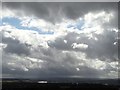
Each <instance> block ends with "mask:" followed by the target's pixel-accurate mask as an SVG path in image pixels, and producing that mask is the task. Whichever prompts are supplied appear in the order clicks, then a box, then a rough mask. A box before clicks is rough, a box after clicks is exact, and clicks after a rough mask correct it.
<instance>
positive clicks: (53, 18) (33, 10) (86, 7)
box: [3, 2, 117, 23]
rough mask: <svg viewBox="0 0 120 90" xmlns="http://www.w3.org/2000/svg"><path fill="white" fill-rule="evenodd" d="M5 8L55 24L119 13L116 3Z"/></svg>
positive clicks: (27, 4) (18, 4)
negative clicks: (95, 13) (66, 19)
mask: <svg viewBox="0 0 120 90" xmlns="http://www.w3.org/2000/svg"><path fill="white" fill-rule="evenodd" d="M4 7H7V8H9V9H11V10H13V12H14V11H15V12H16V13H17V15H18V16H19V15H21V12H23V13H24V14H25V15H28V16H31V15H34V16H37V17H39V18H42V19H45V20H47V21H50V22H53V23H55V22H59V21H61V19H62V18H64V17H66V18H69V19H77V18H79V17H82V16H83V15H84V14H86V13H88V12H97V11H102V10H104V11H107V12H109V11H115V12H117V3H115V2H101V3H100V2H99V3H98V2H94V3H93V2H72V3H71V2H3V8H4ZM116 15H117V14H115V16H116Z"/></svg>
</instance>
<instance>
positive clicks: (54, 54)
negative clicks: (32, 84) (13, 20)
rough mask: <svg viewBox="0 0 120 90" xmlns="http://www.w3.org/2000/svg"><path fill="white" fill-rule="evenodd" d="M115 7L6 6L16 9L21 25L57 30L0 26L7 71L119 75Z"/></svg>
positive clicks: (42, 74) (20, 74)
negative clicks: (40, 31)
mask: <svg viewBox="0 0 120 90" xmlns="http://www.w3.org/2000/svg"><path fill="white" fill-rule="evenodd" d="M115 5H116V3H22V2H21V3H17V2H16V3H15V2H14V3H7V2H4V3H3V7H4V9H5V8H7V9H9V10H11V11H12V12H13V13H14V15H15V16H13V17H17V18H18V19H20V21H21V23H20V25H21V26H24V27H30V28H31V27H36V28H39V29H40V28H42V30H43V31H49V30H50V31H52V32H54V33H53V34H40V33H39V32H38V31H35V30H26V29H18V28H17V27H16V26H11V25H9V24H4V25H3V26H0V28H1V31H0V34H1V36H3V43H2V44H1V47H3V74H4V75H10V76H12V77H34V78H40V77H50V76H54V77H55V76H61V77H62V76H63V77H65V76H70V77H76V76H80V77H87V78H117V77H118V76H117V67H118V63H117V62H118V52H117V49H118V43H117V40H118V37H117V33H118V30H117V28H116V26H115V25H116V24H115V25H111V22H112V23H113V22H116V20H115V17H116V15H117V14H116V6H115ZM111 6H113V7H111ZM71 10H72V11H71ZM20 16H21V18H20ZM81 23H82V24H81ZM70 25H72V27H68V26H70ZM49 27H50V28H49ZM4 75H3V76H4Z"/></svg>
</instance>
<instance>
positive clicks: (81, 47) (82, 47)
mask: <svg viewBox="0 0 120 90" xmlns="http://www.w3.org/2000/svg"><path fill="white" fill-rule="evenodd" d="M71 46H72V47H73V49H76V48H80V49H86V48H88V45H86V44H83V43H82V44H77V43H73V44H72V45H71Z"/></svg>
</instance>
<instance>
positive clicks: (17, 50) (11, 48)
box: [2, 36, 30, 55]
mask: <svg viewBox="0 0 120 90" xmlns="http://www.w3.org/2000/svg"><path fill="white" fill-rule="evenodd" d="M2 43H5V44H7V47H6V48H4V49H3V50H4V51H5V52H6V53H14V54H18V55H22V54H23V55H24V54H25V55H29V54H30V50H29V48H28V47H27V46H26V45H25V44H22V43H21V42H20V41H19V40H17V39H13V38H10V37H4V36H3V37H2Z"/></svg>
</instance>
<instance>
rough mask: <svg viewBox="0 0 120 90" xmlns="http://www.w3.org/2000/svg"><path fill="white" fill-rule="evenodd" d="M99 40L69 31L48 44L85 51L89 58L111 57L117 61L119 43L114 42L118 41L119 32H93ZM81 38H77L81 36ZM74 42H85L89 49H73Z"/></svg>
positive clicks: (58, 47)
mask: <svg viewBox="0 0 120 90" xmlns="http://www.w3.org/2000/svg"><path fill="white" fill-rule="evenodd" d="M92 35H93V36H94V37H96V38H97V39H98V40H97V41H96V40H94V39H89V38H88V37H87V36H86V35H85V34H77V33H68V34H67V35H66V36H64V37H62V38H57V39H56V40H55V41H54V42H49V43H48V45H49V46H50V47H51V48H56V49H58V50H68V51H80V52H84V53H85V54H86V55H87V57H88V58H92V59H95V58H99V59H101V60H103V61H104V60H106V59H110V61H116V60H117V59H116V58H117V57H118V52H117V50H118V44H117V45H114V42H117V39H116V38H117V33H116V32H114V31H110V30H109V29H108V30H104V32H103V34H102V35H97V34H95V33H93V34H92ZM79 36H80V38H79V39H76V38H77V37H79ZM64 40H67V43H64ZM73 43H78V44H79V43H84V44H86V45H88V48H87V49H73V48H72V47H71V45H72V44H73ZM114 56H115V57H116V58H115V57H114Z"/></svg>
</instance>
